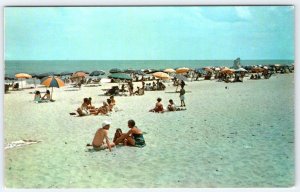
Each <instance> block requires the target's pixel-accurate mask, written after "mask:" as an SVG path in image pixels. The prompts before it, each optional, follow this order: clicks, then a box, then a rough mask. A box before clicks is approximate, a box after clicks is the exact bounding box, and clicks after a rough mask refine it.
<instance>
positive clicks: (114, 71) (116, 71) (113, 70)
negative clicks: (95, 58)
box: [109, 68, 122, 73]
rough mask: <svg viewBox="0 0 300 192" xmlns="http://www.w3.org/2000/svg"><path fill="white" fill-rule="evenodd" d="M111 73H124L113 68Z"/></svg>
mask: <svg viewBox="0 0 300 192" xmlns="http://www.w3.org/2000/svg"><path fill="white" fill-rule="evenodd" d="M109 72H110V73H122V70H121V69H117V68H113V69H111V70H109Z"/></svg>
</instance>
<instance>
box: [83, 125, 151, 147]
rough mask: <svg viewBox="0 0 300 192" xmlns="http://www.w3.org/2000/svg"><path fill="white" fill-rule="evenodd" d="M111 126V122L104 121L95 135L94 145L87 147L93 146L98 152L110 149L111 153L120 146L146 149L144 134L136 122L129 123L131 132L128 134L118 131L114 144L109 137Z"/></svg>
mask: <svg viewBox="0 0 300 192" xmlns="http://www.w3.org/2000/svg"><path fill="white" fill-rule="evenodd" d="M110 125H111V122H110V121H108V120H105V121H103V123H102V127H101V128H99V129H98V130H97V131H96V133H95V136H94V139H93V141H92V144H87V146H92V147H93V149H94V150H96V151H99V150H103V149H109V151H111V149H112V147H114V146H116V145H119V144H123V145H125V146H135V147H144V146H145V145H146V143H145V139H144V136H143V132H142V131H141V130H140V129H138V128H137V126H136V125H135V121H134V120H129V121H128V128H129V129H130V130H129V131H128V132H127V133H122V130H121V129H120V128H118V129H117V130H116V133H115V136H114V139H113V142H110V140H109V137H108V131H109V128H110Z"/></svg>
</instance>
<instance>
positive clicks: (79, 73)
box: [72, 71, 86, 77]
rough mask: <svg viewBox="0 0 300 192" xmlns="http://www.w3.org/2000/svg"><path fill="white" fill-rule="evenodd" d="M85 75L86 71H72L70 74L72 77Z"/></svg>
mask: <svg viewBox="0 0 300 192" xmlns="http://www.w3.org/2000/svg"><path fill="white" fill-rule="evenodd" d="M85 76H86V73H85V72H82V71H79V72H76V73H73V75H72V77H85Z"/></svg>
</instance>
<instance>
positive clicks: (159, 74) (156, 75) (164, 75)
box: [152, 72, 170, 79]
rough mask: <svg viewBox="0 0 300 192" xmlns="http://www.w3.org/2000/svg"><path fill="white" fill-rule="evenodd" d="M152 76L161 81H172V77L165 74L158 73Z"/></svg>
mask: <svg viewBox="0 0 300 192" xmlns="http://www.w3.org/2000/svg"><path fill="white" fill-rule="evenodd" d="M152 75H153V76H154V77H156V78H159V79H170V76H169V75H168V74H167V73H164V72H156V73H153V74H152Z"/></svg>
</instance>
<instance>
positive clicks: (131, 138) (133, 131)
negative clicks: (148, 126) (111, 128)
mask: <svg viewBox="0 0 300 192" xmlns="http://www.w3.org/2000/svg"><path fill="white" fill-rule="evenodd" d="M128 128H129V129H130V130H129V131H128V132H127V133H123V134H122V135H121V136H120V137H119V138H117V139H116V141H115V142H114V143H115V145H118V144H119V143H124V145H127V146H134V147H144V146H145V145H146V142H145V139H144V136H143V132H142V131H141V130H140V129H138V128H137V127H136V126H135V122H134V120H129V121H128Z"/></svg>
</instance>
